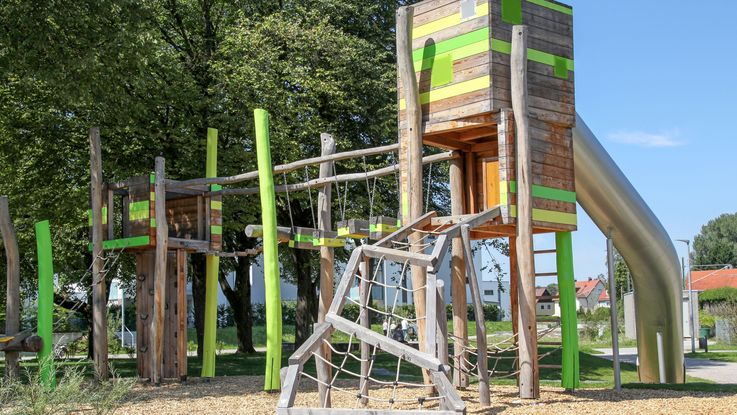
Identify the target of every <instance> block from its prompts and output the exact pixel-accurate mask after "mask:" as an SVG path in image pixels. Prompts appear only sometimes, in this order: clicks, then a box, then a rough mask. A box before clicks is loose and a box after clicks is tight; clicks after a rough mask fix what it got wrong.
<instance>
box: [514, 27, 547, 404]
mask: <svg viewBox="0 0 737 415" xmlns="http://www.w3.org/2000/svg"><path fill="white" fill-rule="evenodd" d="M510 62H511V79H512V80H511V86H512V110H513V111H514V119H515V126H516V142H517V154H516V161H517V263H518V269H519V281H520V286H519V307H520V313H519V319H520V320H519V330H520V331H519V363H520V373H519V389H520V397H521V398H523V399H537V398H539V397H540V383H539V382H540V380H539V369H538V362H537V324H536V314H535V313H536V310H535V306H536V296H535V259H534V254H533V252H534V248H533V245H532V236H533V230H532V177H531V175H532V151H531V149H530V120H529V111H528V99H527V98H528V96H527V27H526V26H519V25H517V26H514V27H513V28H512V54H511V60H510Z"/></svg>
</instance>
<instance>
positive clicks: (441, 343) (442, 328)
mask: <svg viewBox="0 0 737 415" xmlns="http://www.w3.org/2000/svg"><path fill="white" fill-rule="evenodd" d="M436 286H437V296H438V300H437V310H438V311H437V312H436V315H437V318H436V321H437V326H438V328H437V336H438V340H437V342H436V343H437V344H438V359H439V360H440V363H442V364H443V365H446V366H448V364H449V363H450V359H449V356H448V313H447V311H446V309H445V281H443V280H438V282H437V284H436ZM446 375H447V376H448V379H451V377H452V375H451V373H446Z"/></svg>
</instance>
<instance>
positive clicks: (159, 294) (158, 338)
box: [151, 157, 169, 385]
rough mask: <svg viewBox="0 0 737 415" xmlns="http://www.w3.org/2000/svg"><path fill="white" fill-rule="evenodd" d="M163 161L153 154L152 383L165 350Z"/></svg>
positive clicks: (166, 232) (159, 375) (156, 380)
mask: <svg viewBox="0 0 737 415" xmlns="http://www.w3.org/2000/svg"><path fill="white" fill-rule="evenodd" d="M164 170H165V161H164V158H163V157H156V181H155V183H154V199H155V201H154V203H155V205H156V265H155V268H154V313H153V314H154V315H153V320H152V322H151V323H152V324H151V346H152V348H153V353H152V354H151V383H154V384H156V385H160V384H161V378H162V369H163V365H162V362H163V350H164V300H165V298H166V260H167V249H168V245H169V230H168V226H167V223H166V187H165V186H166V185H165V180H166V177H165V174H164Z"/></svg>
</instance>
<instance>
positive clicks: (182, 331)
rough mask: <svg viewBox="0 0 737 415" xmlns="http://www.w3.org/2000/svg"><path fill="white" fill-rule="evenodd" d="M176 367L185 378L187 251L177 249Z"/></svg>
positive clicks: (181, 378) (183, 378) (185, 378)
mask: <svg viewBox="0 0 737 415" xmlns="http://www.w3.org/2000/svg"><path fill="white" fill-rule="evenodd" d="M176 312H177V362H178V364H177V368H178V369H179V380H181V381H185V380H187V251H185V250H183V249H178V250H177V310H176Z"/></svg>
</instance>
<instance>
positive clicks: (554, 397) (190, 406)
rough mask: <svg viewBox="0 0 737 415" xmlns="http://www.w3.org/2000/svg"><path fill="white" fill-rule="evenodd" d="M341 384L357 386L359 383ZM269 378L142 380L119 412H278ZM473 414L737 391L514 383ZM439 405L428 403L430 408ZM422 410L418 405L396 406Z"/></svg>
mask: <svg viewBox="0 0 737 415" xmlns="http://www.w3.org/2000/svg"><path fill="white" fill-rule="evenodd" d="M340 386H343V387H346V388H351V390H352V391H355V386H356V383H355V381H354V382H351V383H345V384H341V385H340ZM262 387H263V378H262V377H256V376H235V377H221V378H215V379H212V380H210V381H206V380H203V379H195V380H191V381H188V382H186V383H184V384H168V385H164V386H162V387H158V388H157V387H152V386H145V385H139V386H136V387H135V388H134V390H133V391H132V393H131V395H130V396H129V397H128V398H127V401H126V402H125V403H124V405H123V406H122V407H121V408H120V409H118V411H116V414H142V415H152V414H273V413H274V411H275V408H276V402H277V400H278V394H274V393H266V392H264V391H262V390H261V389H262ZM460 393H461V395H462V396H463V399H464V401H465V402H466V405H467V413H468V414H545V415H553V414H555V415H558V414H576V415H581V414H616V415H621V414H647V415H652V414H668V415H672V414H708V415H715V414H737V395H735V394H728V393H716V392H682V391H668V390H646V389H642V390H640V389H627V390H623V391H621V392H616V391H613V390H610V389H582V390H579V391H576V392H575V393H573V394H569V393H566V392H565V391H564V390H563V389H559V388H552V387H543V388H542V392H541V397H540V399H539V400H537V401H526V400H524V401H523V400H520V399H519V398H518V396H517V389H516V388H515V387H511V386H494V387H493V388H492V395H491V406H490V407H485V408H484V407H481V406H480V405H479V403H478V392H477V391H475V390H465V391H461V392H460ZM370 394H371V396H375V397H377V398H379V399H382V398H389V397H391V391H390V390H372V391H371V393H370ZM417 394H418V391H417V389H408V388H406V389H399V390H398V392H397V395H396V396H395V399H396V400H397V401H399V400H401V399H403V398H411V397H413V396H416V395H417ZM356 404H357V401H356V397H355V395H353V394H352V393H350V394H349V393H341V392H338V391H334V392H333V406H334V407H343V408H356V407H357V406H356ZM295 406H298V407H315V406H317V390H316V388H315V384H314V383H311V382H309V381H307V380H305V381H303V383H302V385H301V388H300V390H299V392H298V394H297V402H296V405H295ZM369 406H370V407H373V408H383V409H386V408H387V407H386V404H383V403H380V402H370V403H369ZM434 406H435V405H432V404H429V405H426V406H425V408H426V409H427V410H428V411H430V410H432V409H435V408H434ZM395 408H397V409H400V408H401V409H418V408H419V407H418V405H417V404H413V405H407V406H396V405H395Z"/></svg>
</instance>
